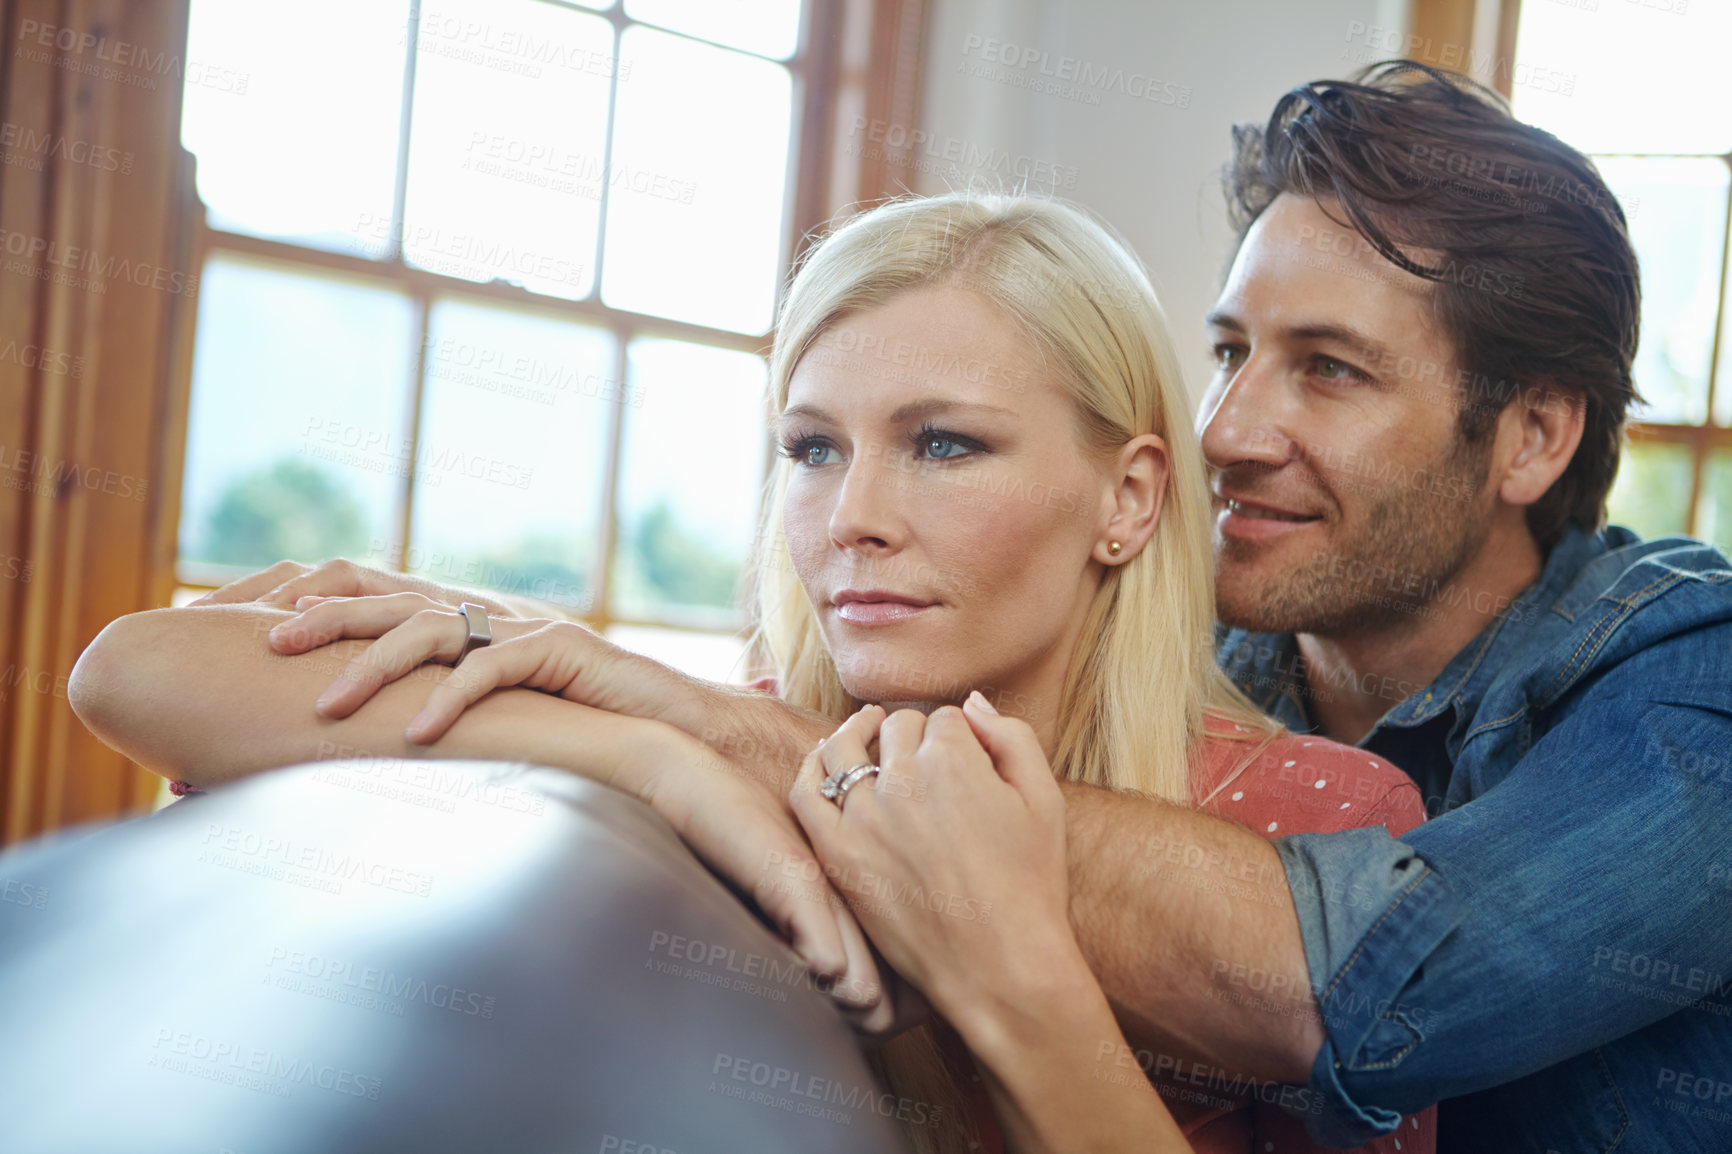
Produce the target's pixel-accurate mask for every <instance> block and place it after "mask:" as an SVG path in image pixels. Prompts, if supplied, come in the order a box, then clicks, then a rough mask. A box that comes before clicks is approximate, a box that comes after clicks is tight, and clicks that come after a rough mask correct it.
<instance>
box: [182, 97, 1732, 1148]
mask: <svg viewBox="0 0 1732 1154" xmlns="http://www.w3.org/2000/svg"><path fill="white" fill-rule="evenodd" d="M1460 84H1461V82H1458V81H1454V80H1451V79H1449V78H1448V77H1446V76H1444V75H1442V74H1438V73H1432V72H1429V71H1427V70H1415V69H1414V68H1411V67H1408V66H1397V67H1395V68H1392V69H1385V70H1381V71H1377V72H1374V73H1372V74H1371V75H1369V76H1368V77H1367V78H1366V81H1365V83H1364V85H1348V84H1341V83H1330V82H1320V83H1317V84H1313V85H1309V86H1306V87H1304V88H1301V89H1299V90H1296V91H1295V92H1294V93H1291V94H1289V95H1288V96H1287V97H1285V98H1284V99H1283V100H1282V101H1281V103H1280V104H1278V105H1277V107H1276V110H1275V113H1274V115H1273V117H1272V118H1271V120H1270V123H1269V126H1268V128H1267V130H1266V131H1265V132H1262V133H1257V132H1254V131H1251V130H1247V129H1241V130H1240V131H1239V132H1238V133H1237V134H1236V135H1235V156H1234V159H1233V163H1232V165H1231V166H1230V169H1229V193H1230V200H1231V201H1232V203H1233V205H1234V208H1235V214H1236V219H1237V221H1238V223H1239V224H1240V226H1241V233H1240V238H1239V247H1238V251H1237V254H1236V258H1235V261H1234V264H1233V266H1232V269H1231V271H1230V273H1229V275H1228V278H1227V283H1226V286H1225V288H1224V289H1223V291H1222V294H1221V297H1220V300H1219V302H1218V304H1217V307H1216V308H1215V310H1214V312H1213V314H1212V316H1211V318H1210V326H1211V329H1212V331H1213V333H1214V340H1215V343H1216V351H1217V359H1218V364H1219V370H1218V372H1217V375H1216V377H1215V380H1214V381H1213V383H1212V385H1211V387H1210V389H1209V392H1208V395H1207V398H1206V400H1205V404H1204V407H1203V412H1202V416H1201V422H1200V423H1201V429H1202V436H1203V446H1204V451H1205V453H1206V454H1207V456H1208V457H1209V460H1210V462H1211V464H1212V465H1213V466H1214V468H1215V470H1216V478H1215V483H1216V494H1217V497H1218V498H1219V503H1220V508H1219V521H1218V523H1217V542H1216V543H1217V550H1218V564H1219V573H1220V592H1219V614H1220V618H1221V620H1222V622H1223V623H1224V626H1225V627H1226V628H1224V629H1223V631H1222V634H1221V636H1220V638H1219V657H1220V659H1221V661H1222V662H1223V664H1224V665H1225V667H1226V668H1227V669H1228V670H1229V671H1230V672H1231V673H1232V674H1233V675H1234V676H1235V677H1236V678H1237V679H1238V680H1239V681H1240V683H1241V684H1242V685H1243V686H1244V687H1245V688H1246V689H1247V690H1248V691H1249V692H1250V693H1251V694H1252V695H1253V697H1254V698H1255V699H1256V700H1257V701H1258V702H1260V703H1261V704H1262V705H1263V706H1264V707H1265V708H1266V709H1269V710H1271V711H1273V712H1275V713H1276V715H1277V716H1279V717H1281V718H1282V720H1284V721H1285V722H1286V723H1287V724H1288V725H1289V726H1291V727H1293V728H1294V729H1297V730H1301V731H1312V732H1317V733H1321V734H1323V735H1326V736H1329V737H1332V738H1336V739H1338V740H1342V741H1346V742H1356V743H1357V744H1359V745H1360V746H1361V747H1363V748H1365V749H1367V750H1370V751H1372V752H1375V753H1378V754H1381V755H1383V756H1385V757H1388V758H1389V759H1390V760H1392V761H1393V762H1395V764H1397V765H1400V766H1402V767H1403V768H1404V769H1406V770H1407V771H1408V772H1409V773H1410V774H1411V775H1412V776H1413V777H1414V779H1415V781H1416V782H1418V783H1419V785H1420V787H1421V789H1422V790H1423V791H1424V792H1425V793H1426V794H1427V795H1428V797H1430V798H1431V799H1432V803H1431V808H1432V810H1433V811H1434V813H1435V814H1436V816H1435V818H1434V820H1432V821H1430V822H1428V823H1427V824H1426V825H1424V826H1421V827H1420V828H1418V829H1416V830H1414V831H1412V832H1411V833H1409V834H1408V835H1406V836H1405V837H1403V838H1402V839H1401V840H1399V841H1398V840H1396V839H1394V838H1392V837H1391V836H1390V835H1389V834H1388V833H1387V832H1386V831H1384V830H1383V829H1381V828H1377V827H1373V828H1369V829H1357V830H1353V831H1350V832H1345V833H1340V834H1332V835H1299V836H1293V837H1287V838H1283V839H1279V840H1278V841H1276V842H1275V843H1274V844H1273V845H1271V844H1270V843H1269V842H1267V841H1265V840H1264V839H1263V837H1261V836H1260V835H1259V834H1257V833H1253V832H1251V831H1249V830H1246V829H1244V828H1242V827H1240V826H1237V825H1234V824H1233V823H1231V822H1226V821H1220V820H1216V819H1214V818H1210V817H1207V816H1203V815H1201V814H1198V813H1195V812H1191V811H1188V810H1184V809H1180V808H1176V807H1172V806H1168V805H1164V804H1161V803H1159V802H1154V801H1150V800H1147V799H1143V798H1139V797H1134V796H1128V795H1120V794H1112V793H1107V792H1105V791H1102V790H1098V789H1093V788H1090V787H1087V786H1081V785H1076V784H1067V785H1066V787H1065V792H1066V802H1067V809H1068V817H1067V835H1068V844H1069V846H1070V851H1071V852H1070V857H1071V862H1072V878H1071V892H1072V899H1071V900H1072V907H1071V912H1072V918H1073V921H1074V923H1075V925H1076V928H1077V933H1078V939H1079V942H1080V944H1081V945H1082V947H1083V951H1084V953H1085V955H1086V956H1087V958H1088V960H1089V963H1090V966H1091V968H1092V969H1093V970H1094V971H1095V973H1096V975H1097V976H1098V977H1099V978H1100V981H1101V984H1102V987H1103V988H1104V989H1105V991H1106V993H1107V994H1108V996H1109V998H1110V999H1111V1001H1112V1002H1113V1004H1114V1008H1115V1010H1116V1011H1117V1013H1118V1015H1119V1017H1120V1019H1121V1021H1122V1022H1123V1024H1124V1026H1125V1029H1126V1032H1127V1035H1128V1036H1129V1037H1130V1038H1131V1040H1132V1041H1133V1043H1135V1044H1136V1045H1137V1046H1139V1047H1146V1049H1142V1050H1141V1051H1140V1052H1139V1054H1138V1055H1137V1056H1136V1057H1137V1061H1138V1062H1139V1063H1141V1064H1143V1065H1145V1066H1147V1067H1149V1068H1152V1069H1157V1070H1158V1071H1159V1072H1162V1073H1166V1074H1170V1075H1174V1074H1176V1075H1177V1076H1179V1077H1181V1078H1186V1079H1188V1080H1191V1081H1194V1082H1195V1083H1196V1084H1198V1085H1201V1086H1211V1087H1217V1088H1218V1087H1220V1086H1221V1085H1223V1084H1225V1083H1234V1082H1236V1083H1240V1084H1243V1082H1244V1080H1246V1079H1257V1080H1259V1081H1262V1080H1274V1081H1279V1082H1287V1083H1308V1084H1309V1087H1310V1089H1312V1090H1313V1091H1315V1092H1316V1093H1315V1094H1314V1095H1306V1096H1302V1097H1294V1098H1292V1099H1291V1101H1293V1102H1295V1103H1321V1104H1322V1108H1321V1109H1316V1110H1305V1111H1304V1113H1305V1114H1306V1116H1307V1124H1308V1126H1309V1127H1310V1128H1311V1130H1312V1132H1313V1133H1314V1134H1315V1135H1316V1136H1317V1137H1318V1138H1319V1139H1321V1140H1324V1141H1328V1142H1332V1143H1335V1144H1338V1145H1344V1146H1345V1145H1354V1144H1358V1143H1362V1142H1365V1141H1367V1140H1369V1139H1371V1138H1372V1137H1374V1136H1377V1135H1379V1134H1382V1133H1387V1132H1388V1131H1390V1130H1391V1129H1392V1128H1393V1127H1394V1126H1395V1125H1396V1124H1397V1123H1398V1122H1399V1120H1400V1117H1401V1115H1402V1114H1403V1113H1411V1112H1413V1111H1415V1110H1418V1109H1420V1108H1422V1107H1424V1106H1426V1105H1428V1104H1430V1103H1432V1102H1434V1101H1438V1100H1440V1099H1450V1101H1448V1102H1446V1104H1445V1106H1444V1108H1443V1111H1442V1113H1441V1116H1440V1127H1441V1134H1442V1139H1443V1143H1444V1145H1445V1147H1446V1148H1449V1149H1463V1150H1475V1151H1481V1150H1491V1151H1496V1150H1509V1151H1517V1150H1521V1151H1542V1150H1557V1151H1570V1152H1575V1151H1589V1150H1595V1151H1599V1150H1610V1149H1612V1148H1614V1147H1617V1148H1618V1149H1628V1150H1707V1149H1716V1148H1724V1147H1726V1146H1727V1145H1728V1138H1727V1136H1728V1135H1732V1130H1728V1129H1726V1128H1725V1127H1726V1126H1727V1124H1728V1122H1729V1121H1732V1030H1729V1029H1728V1026H1727V1023H1726V1022H1725V1016H1726V1014H1728V1013H1729V1012H1732V999H1728V997H1727V994H1728V987H1727V984H1726V981H1725V979H1724V978H1723V976H1722V974H1723V973H1725V972H1726V971H1728V970H1732V884H1729V883H1732V851H1728V850H1724V849H1722V848H1721V847H1720V845H1719V841H1720V837H1719V831H1722V830H1724V829H1725V828H1726V820H1725V814H1726V811H1727V804H1726V803H1727V795H1728V792H1729V791H1732V566H1729V565H1728V562H1727V561H1726V559H1725V558H1724V557H1722V556H1721V555H1720V554H1718V553H1717V552H1715V551H1714V550H1712V549H1710V548H1708V547H1706V546H1702V545H1699V544H1696V543H1693V542H1687V541H1682V540H1678V539H1670V540H1665V541H1656V542H1648V543H1642V542H1639V541H1637V540H1636V539H1635V538H1634V537H1633V536H1632V535H1631V534H1629V533H1628V532H1626V531H1624V530H1620V529H1610V530H1606V531H1604V532H1597V531H1596V530H1597V527H1598V526H1599V524H1600V523H1601V521H1602V520H1603V517H1604V502H1605V494H1606V491H1607V488H1608V487H1609V485H1610V483H1611V479H1612V477H1613V475H1614V473H1615V470H1616V466H1617V458H1618V449H1619V443H1620V437H1621V433H1622V426H1623V420H1624V414H1625V410H1626V408H1627V406H1628V405H1629V403H1630V402H1631V401H1632V400H1633V399H1634V398H1635V392H1634V389H1633V386H1632V383H1631V379H1630V365H1631V359H1632V357H1633V355H1634V351H1635V347H1636V335H1637V305H1638V299H1639V298H1638V291H1637V281H1636V263H1635V258H1634V254H1633V253H1632V251H1631V249H1630V246H1629V242H1628V238H1627V235H1626V231H1625V226H1624V220H1623V216H1622V213H1621V210H1620V209H1619V208H1618V207H1617V205H1616V202H1615V201H1614V200H1613V199H1612V197H1611V195H1610V193H1609V192H1608V191H1607V190H1606V188H1605V185H1604V184H1603V182H1602V181H1601V180H1600V179H1599V177H1598V175H1597V174H1596V173H1595V172H1594V170H1593V168H1592V166H1591V165H1589V164H1588V163H1587V161H1586V160H1585V159H1584V158H1583V157H1581V156H1580V155H1579V154H1578V153H1576V152H1574V151H1573V150H1571V149H1569V148H1568V147H1566V146H1564V145H1562V144H1561V143H1559V142H1558V141H1556V140H1555V139H1553V138H1551V137H1550V136H1548V135H1546V134H1545V133H1542V132H1539V131H1537V130H1535V129H1532V128H1530V127H1527V126H1525V125H1521V124H1519V123H1517V122H1516V121H1514V120H1512V119H1511V118H1510V117H1509V116H1508V115H1507V114H1506V113H1505V112H1504V111H1502V109H1501V108H1499V107H1496V106H1495V105H1494V104H1493V103H1491V102H1489V101H1488V100H1487V99H1484V98H1482V97H1481V96H1480V95H1478V94H1476V93H1475V92H1473V91H1470V90H1468V89H1467V88H1465V87H1462V86H1460ZM345 564H346V563H345ZM299 571H300V569H299V567H294V569H293V570H284V569H283V568H282V567H278V568H277V569H274V570H270V571H267V572H266V573H265V574H261V575H259V577H258V578H255V579H253V580H252V581H250V582H244V583H242V584H241V585H240V586H238V587H237V588H235V589H233V590H230V591H225V593H224V594H222V595H219V596H218V597H217V598H216V600H219V601H220V600H239V599H249V598H252V597H258V596H259V595H260V594H261V593H264V592H267V591H270V590H272V589H273V587H274V586H276V585H277V584H278V582H280V581H282V580H283V578H284V577H286V576H293V574H294V573H295V572H299ZM383 581H385V578H384V576H383V575H368V574H367V573H366V572H365V571H360V570H356V569H354V568H353V567H347V568H343V567H339V568H337V569H332V568H329V567H327V568H326V569H324V570H321V571H315V572H314V573H312V574H308V575H306V576H305V577H304V578H302V577H296V578H295V579H294V580H291V581H289V582H288V583H287V584H285V585H283V586H282V587H281V588H280V589H276V590H275V592H274V593H271V594H270V596H271V597H272V598H273V599H275V600H277V601H278V602H280V603H283V604H293V601H294V598H295V596H296V595H298V594H301V593H315V592H317V593H336V594H361V593H371V592H384V591H390V589H392V588H401V587H402V583H401V581H400V580H396V579H393V580H392V582H391V583H390V584H383V583H382V582H383ZM596 647H597V648H596V657H595V662H596V664H595V666H594V680H595V682H596V683H597V684H602V685H605V686H607V688H608V702H607V706H608V708H614V709H618V710H620V711H623V712H635V713H641V714H643V715H645V716H652V717H655V718H658V719H660V720H662V721H666V722H668V723H670V724H673V725H675V726H677V727H679V728H681V729H684V730H685V731H687V732H688V733H690V734H692V735H694V736H699V737H701V738H702V739H703V740H705V741H706V742H708V743H709V744H711V745H712V746H714V747H715V748H716V749H717V750H718V751H719V752H721V753H724V754H726V755H727V756H729V757H730V758H732V759H734V760H735V761H737V762H739V763H741V764H742V765H744V766H746V767H747V768H748V769H749V770H750V771H751V772H752V773H753V774H754V775H756V776H758V777H760V778H762V779H763V780H765V781H771V782H775V783H778V785H779V786H780V788H781V792H782V793H783V794H784V795H785V793H786V788H787V786H788V785H789V784H791V782H792V780H793V776H794V773H795V771H796V769H797V767H798V765H799V763H800V761H801V759H802V758H803V757H804V756H805V755H806V754H807V753H808V752H809V751H810V750H811V748H812V747H813V745H814V744H815V743H816V742H817V741H818V740H819V739H820V738H822V737H824V736H826V735H827V734H828V733H829V731H830V730H831V729H832V728H833V725H832V724H831V723H830V722H828V721H827V720H826V719H824V718H821V717H818V716H816V715H813V714H808V713H802V712H800V711H798V710H795V709H792V708H790V707H788V706H786V705H785V704H783V703H782V702H780V701H778V700H775V699H774V698H770V697H767V696H764V695H761V694H754V693H750V692H746V691H741V690H737V689H728V688H725V687H720V686H715V685H712V684H710V683H704V682H697V681H695V680H693V679H689V678H683V677H680V676H679V675H676V674H672V673H671V672H670V671H668V670H666V669H665V668H664V667H661V666H659V665H657V664H656V663H654V662H651V661H649V660H648V659H643V658H637V657H634V656H632V655H629V654H625V653H623V651H619V650H617V649H614V648H613V647H609V646H605V644H604V643H602V642H600V641H599V639H598V640H597V642H596ZM586 668H588V666H586ZM1302 770H1303V767H1295V780H1294V783H1293V784H1294V788H1295V789H1296V790H1297V789H1301V788H1303V789H1307V790H1328V789H1329V788H1330V787H1331V784H1332V783H1331V782H1329V781H1328V780H1315V781H1312V780H1300V778H1299V773H1300V772H1301V771H1302ZM1310 796H1315V795H1310ZM1341 802H1342V804H1343V805H1346V806H1351V805H1353V804H1354V799H1353V798H1352V797H1344V798H1342V799H1341ZM1224 880H1231V881H1232V882H1233V883H1234V891H1233V892H1234V893H1235V894H1236V895H1237V896H1236V897H1235V898H1230V899H1224V898H1222V897H1220V896H1218V891H1219V890H1220V888H1221V886H1220V885H1219V884H1218V883H1219V882H1221V881H1224ZM1199 1059H1201V1061H1199ZM1287 1100H1288V1099H1285V1098H1284V1099H1283V1101H1287Z"/></svg>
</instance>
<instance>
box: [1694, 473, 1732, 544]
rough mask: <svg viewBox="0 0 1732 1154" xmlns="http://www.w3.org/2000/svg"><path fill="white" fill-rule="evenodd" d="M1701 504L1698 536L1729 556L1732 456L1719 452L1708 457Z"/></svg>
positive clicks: (1731, 537)
mask: <svg viewBox="0 0 1732 1154" xmlns="http://www.w3.org/2000/svg"><path fill="white" fill-rule="evenodd" d="M1700 500H1701V505H1700V508H1699V509H1698V511H1697V523H1698V530H1697V535H1698V536H1699V537H1701V538H1702V539H1703V540H1704V541H1712V542H1713V543H1714V544H1716V545H1718V546H1720V548H1721V549H1723V550H1725V551H1726V552H1727V553H1732V452H1729V451H1727V450H1725V449H1720V450H1718V451H1716V452H1713V453H1710V454H1709V455H1708V468H1707V470H1706V472H1705V473H1704V474H1703V476H1702V496H1701V498H1700Z"/></svg>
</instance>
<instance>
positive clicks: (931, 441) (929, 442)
mask: <svg viewBox="0 0 1732 1154" xmlns="http://www.w3.org/2000/svg"><path fill="white" fill-rule="evenodd" d="M934 445H949V446H950V447H951V448H953V449H960V450H961V451H962V452H965V453H966V452H967V451H968V450H967V449H966V448H964V447H963V446H962V444H961V442H958V441H953V440H951V439H950V438H949V437H927V438H926V439H925V440H924V441H922V442H921V447H922V448H926V449H932V447H933V446H934ZM955 455H956V454H954V453H941V452H938V451H937V450H935V449H934V450H933V451H932V452H931V453H929V454H928V456H930V457H932V458H933V459H934V460H937V461H942V460H944V459H946V458H947V457H952V456H955Z"/></svg>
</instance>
